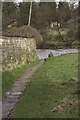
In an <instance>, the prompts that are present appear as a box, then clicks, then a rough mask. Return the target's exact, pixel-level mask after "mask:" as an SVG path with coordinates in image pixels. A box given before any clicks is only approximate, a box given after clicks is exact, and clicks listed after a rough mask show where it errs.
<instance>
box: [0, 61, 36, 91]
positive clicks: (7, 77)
mask: <svg viewBox="0 0 80 120" xmlns="http://www.w3.org/2000/svg"><path fill="white" fill-rule="evenodd" d="M36 63H38V60H35V61H32V62H29V63H26V64H24V65H21V66H19V67H17V68H15V69H13V70H10V71H4V72H3V73H2V92H3V93H4V92H5V91H7V90H8V89H9V88H10V87H11V86H12V85H13V83H14V81H15V80H16V79H17V78H18V77H20V76H21V75H22V74H23V73H24V71H25V70H26V69H28V68H29V67H32V66H33V65H35V64H36Z"/></svg>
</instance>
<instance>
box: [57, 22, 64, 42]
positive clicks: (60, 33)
mask: <svg viewBox="0 0 80 120" xmlns="http://www.w3.org/2000/svg"><path fill="white" fill-rule="evenodd" d="M57 29H58V33H59V36H60V38H61V40H62V41H64V39H63V37H62V35H61V33H60V29H59V26H58V22H57Z"/></svg>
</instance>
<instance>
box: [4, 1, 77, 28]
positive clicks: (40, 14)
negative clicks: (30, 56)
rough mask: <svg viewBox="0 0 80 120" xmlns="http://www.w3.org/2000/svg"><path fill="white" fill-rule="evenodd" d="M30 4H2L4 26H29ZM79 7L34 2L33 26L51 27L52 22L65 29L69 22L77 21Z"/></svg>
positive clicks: (67, 4)
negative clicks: (13, 24) (15, 24)
mask: <svg viewBox="0 0 80 120" xmlns="http://www.w3.org/2000/svg"><path fill="white" fill-rule="evenodd" d="M29 9H30V2H21V3H18V4H17V3H14V2H3V3H2V25H3V28H6V27H7V25H8V24H10V23H12V22H14V21H16V22H17V26H18V27H19V26H22V25H28V18H29ZM78 11H79V6H77V7H75V4H70V3H68V2H59V4H58V5H57V4H56V2H33V3H32V14H31V26H32V27H35V28H37V29H45V28H46V27H49V26H50V24H51V22H55V21H57V22H59V23H60V24H61V27H64V26H65V24H66V23H67V21H68V20H70V19H74V20H76V19H77V18H78V17H79V16H78Z"/></svg>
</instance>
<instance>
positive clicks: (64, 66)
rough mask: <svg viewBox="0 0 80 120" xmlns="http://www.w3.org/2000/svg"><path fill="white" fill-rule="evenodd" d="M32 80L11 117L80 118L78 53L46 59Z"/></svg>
mask: <svg viewBox="0 0 80 120" xmlns="http://www.w3.org/2000/svg"><path fill="white" fill-rule="evenodd" d="M31 81H32V83H31V86H30V87H28V88H27V89H26V91H25V93H24V96H23V97H22V98H21V100H20V102H19V103H18V105H17V106H16V108H15V109H14V111H13V113H12V118H77V117H78V95H77V94H74V93H75V91H76V90H78V54H68V55H63V56H58V57H51V58H49V59H47V61H46V62H45V64H44V65H43V66H42V67H41V68H40V69H39V70H38V71H37V73H36V74H35V75H34V76H33V77H32V78H31Z"/></svg>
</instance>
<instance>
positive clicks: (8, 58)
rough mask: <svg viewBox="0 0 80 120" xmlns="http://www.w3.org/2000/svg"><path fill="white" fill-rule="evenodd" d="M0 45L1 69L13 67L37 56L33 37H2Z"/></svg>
mask: <svg viewBox="0 0 80 120" xmlns="http://www.w3.org/2000/svg"><path fill="white" fill-rule="evenodd" d="M0 46H1V47H2V67H3V70H9V69H13V68H15V67H17V66H19V65H21V64H24V63H25V62H29V61H32V60H34V59H35V58H36V57H37V56H36V43H35V40H34V38H21V37H3V39H2V45H1V44H0Z"/></svg>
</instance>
